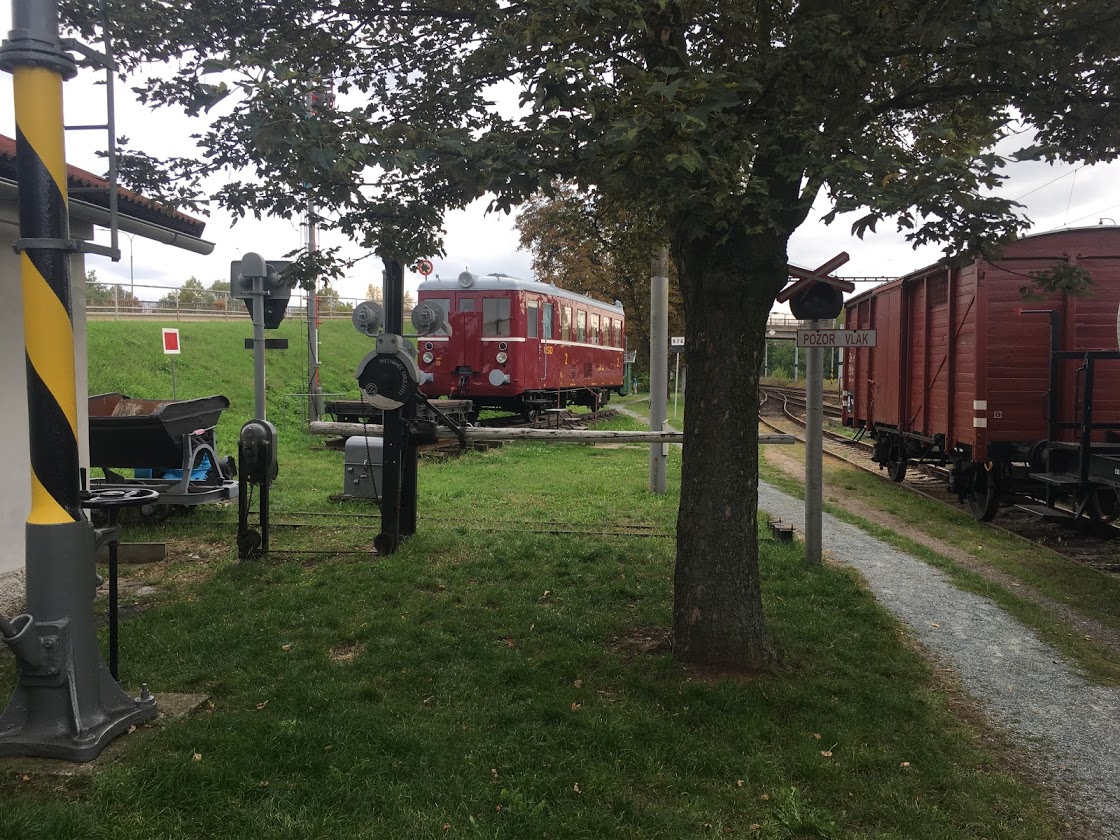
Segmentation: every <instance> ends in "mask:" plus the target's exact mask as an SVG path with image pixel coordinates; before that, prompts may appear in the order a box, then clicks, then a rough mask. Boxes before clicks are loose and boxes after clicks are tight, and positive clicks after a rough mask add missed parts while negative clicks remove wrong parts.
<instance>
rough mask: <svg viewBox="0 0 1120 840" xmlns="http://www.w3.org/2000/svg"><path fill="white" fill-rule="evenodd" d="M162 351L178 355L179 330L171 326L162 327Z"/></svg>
mask: <svg viewBox="0 0 1120 840" xmlns="http://www.w3.org/2000/svg"><path fill="white" fill-rule="evenodd" d="M163 352H164V353H165V354H168V355H175V356H178V355H179V353H180V352H182V351H181V350H180V349H179V331H178V330H177V329H175V328H173V327H164V328H163Z"/></svg>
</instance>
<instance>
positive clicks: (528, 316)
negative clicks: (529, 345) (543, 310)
mask: <svg viewBox="0 0 1120 840" xmlns="http://www.w3.org/2000/svg"><path fill="white" fill-rule="evenodd" d="M525 326H526V328H527V329H526V331H525V337H526V338H536V337H537V304H536V303H535V302H534V303H530V304H529V305H528V306H526V307H525Z"/></svg>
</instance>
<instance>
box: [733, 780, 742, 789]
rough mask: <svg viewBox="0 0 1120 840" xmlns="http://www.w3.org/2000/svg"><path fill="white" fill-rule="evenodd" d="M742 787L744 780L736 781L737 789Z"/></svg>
mask: <svg viewBox="0 0 1120 840" xmlns="http://www.w3.org/2000/svg"><path fill="white" fill-rule="evenodd" d="M742 786H743V780H742V779H736V780H735V787H742Z"/></svg>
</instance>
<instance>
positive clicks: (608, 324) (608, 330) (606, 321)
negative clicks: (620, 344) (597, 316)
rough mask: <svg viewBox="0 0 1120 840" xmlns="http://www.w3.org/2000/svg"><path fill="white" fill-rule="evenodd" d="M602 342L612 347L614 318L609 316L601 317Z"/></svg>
mask: <svg viewBox="0 0 1120 840" xmlns="http://www.w3.org/2000/svg"><path fill="white" fill-rule="evenodd" d="M603 344H605V345H607V347H614V320H613V319H612V318H610V317H606V318H603Z"/></svg>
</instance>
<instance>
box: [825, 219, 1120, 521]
mask: <svg viewBox="0 0 1120 840" xmlns="http://www.w3.org/2000/svg"><path fill="white" fill-rule="evenodd" d="M1059 265H1077V266H1080V267H1081V268H1083V269H1085V270H1086V271H1087V272H1088V274H1089V275H1090V277H1091V278H1092V281H1093V284H1092V287H1091V293H1090V294H1089V295H1087V296H1071V295H1067V294H1064V293H1055V294H1050V295H1048V296H1047V297H1045V299H1032V298H1031V297H1030V296H1029V295H1024V289H1025V288H1028V287H1030V286H1031V285H1032V279H1033V278H1032V275H1033V274H1034V273H1037V272H1042V271H1047V270H1050V269H1053V268H1055V266H1059ZM1118 304H1120V227H1094V228H1085V229H1079V230H1063V231H1057V232H1053V233H1045V234H1038V235H1035V236H1028V237H1025V238H1023V239H1020V240H1018V241H1016V242H1013V243H1010V244H1008V245H1006V246H1005V247H1004V248H1003V251H1002V256H1001V257H1000V258H999V259H998V260H995V261H993V262H989V261H986V260H982V259H977V260H974V261H972V262H970V263H968V264H966V265H963V266H961V267H959V268H946V267H944V266H931V267H929V268H925V269H922V270H920V271H916V272H914V273H913V274H909V275H907V276H906V277H903V278H901V279H899V280H895V281H892V282H890V283H887V284H885V285H883V286H880V287H878V288H876V289H874V290H872V291H870V292H866V293H864V294H862V295H859V296H857V297H854V298H851V299H850V300H848V301H847V302H846V304H845V318H846V326H847V328H849V329H874V330H876V331H877V345H876V346H875V347H874V348H860V349H855V350H849V351H847V352H846V354H845V360H844V370H843V374H842V388H843V391H844V404H845V408H844V422H845V424H847V425H849V426H853V427H856V428H860V429H864V430H866V431H867V432H868V433H870V434H871V435H872V437H873V438H874V440H875V454H876V460H878V462H879V464H880V465H881V466H885V467H886V468H887V470H888V471H889V473H890V475H891V477H892V478H893V479H895V480H896V481H901V480H902V478H903V476H904V475H905V472H906V467H907V464H908V463H909V462H915V461H920V462H932V463H939V464H948V465H951V467H952V470H951V478H950V489H951V490H953V491H954V492H956V493H957V494H958V496H959V497H960V498H961V500H962V501H963V502H965V503H966V504H968V506H969V508H970V510H971V511H972V512H973V514H974V515H975V516H976V517H977V518H980V519H990V518H991V517H992V516H994V515H995V513H996V511H997V508H998V505H999V504H1000V502H1001V501H1007V500H1009V499H1011V498H1013V497H1014V496H1016V495H1024V494H1025V495H1028V496H1031V497H1033V498H1036V499H1041V500H1044V501H1046V502H1047V504H1050V505H1053V504H1054V503H1055V502H1056V501H1057V500H1059V499H1061V498H1065V499H1069V500H1072V502H1073V504H1074V506H1075V512H1076V513H1077V514H1078V515H1081V514H1082V513H1089V514H1092V515H1095V516H1096V517H1098V518H1103V519H1108V518H1112V517H1114V516H1115V515H1116V513H1117V510H1118V508H1120V502H1118V499H1117V488H1118V487H1120V435H1118V431H1120V352H1117V349H1118V348H1117V340H1118V335H1117V332H1118V327H1117V318H1118Z"/></svg>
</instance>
